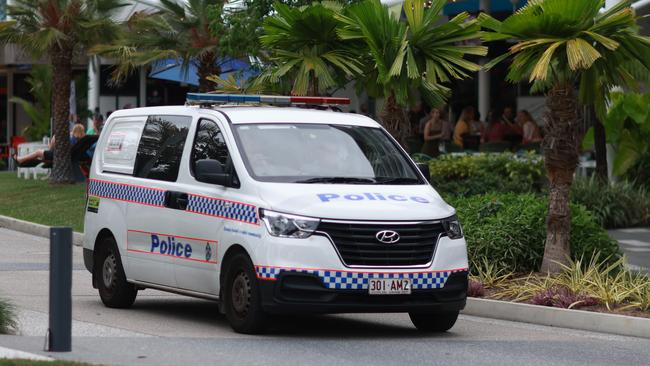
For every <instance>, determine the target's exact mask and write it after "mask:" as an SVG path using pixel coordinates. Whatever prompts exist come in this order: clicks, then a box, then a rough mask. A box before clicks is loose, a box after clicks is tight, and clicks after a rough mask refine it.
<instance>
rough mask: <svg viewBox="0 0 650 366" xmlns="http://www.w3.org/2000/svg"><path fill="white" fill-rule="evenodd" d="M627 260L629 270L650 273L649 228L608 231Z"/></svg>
mask: <svg viewBox="0 0 650 366" xmlns="http://www.w3.org/2000/svg"><path fill="white" fill-rule="evenodd" d="M608 232H609V236H611V237H612V238H614V239H616V240H617V241H618V244H619V246H620V247H621V250H622V251H623V253H625V255H626V256H627V258H628V261H629V265H630V268H632V269H635V270H639V271H644V272H650V228H629V229H618V230H609V231H608Z"/></svg>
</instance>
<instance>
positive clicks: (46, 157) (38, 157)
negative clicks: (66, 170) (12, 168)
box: [13, 123, 86, 167]
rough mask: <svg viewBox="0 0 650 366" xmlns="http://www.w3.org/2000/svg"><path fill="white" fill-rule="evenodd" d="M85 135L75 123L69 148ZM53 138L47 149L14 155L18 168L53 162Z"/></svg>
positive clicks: (81, 126) (82, 127)
mask: <svg viewBox="0 0 650 366" xmlns="http://www.w3.org/2000/svg"><path fill="white" fill-rule="evenodd" d="M85 135H86V132H85V129H84V126H83V125H82V124H80V123H77V124H76V125H74V127H73V128H72V133H71V134H70V146H74V145H75V144H76V143H77V141H79V140H80V139H82V138H83V137H84V136H85ZM55 141H56V139H55V137H54V136H52V140H50V144H49V145H48V148H47V149H44V150H43V149H42V150H36V151H34V152H31V153H29V154H27V155H24V156H17V155H16V154H14V156H13V159H14V160H15V161H16V163H17V165H18V166H19V167H22V166H26V165H31V164H30V163H32V162H34V161H39V162H43V161H53V160H54V146H55Z"/></svg>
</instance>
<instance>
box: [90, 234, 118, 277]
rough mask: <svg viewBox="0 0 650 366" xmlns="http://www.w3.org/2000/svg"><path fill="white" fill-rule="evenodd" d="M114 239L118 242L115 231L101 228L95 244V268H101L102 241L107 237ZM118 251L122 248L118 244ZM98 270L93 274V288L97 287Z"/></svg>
mask: <svg viewBox="0 0 650 366" xmlns="http://www.w3.org/2000/svg"><path fill="white" fill-rule="evenodd" d="M109 238H110V239H113V240H114V241H115V242H117V239H116V238H115V235H113V232H112V231H111V230H110V229H108V228H103V229H101V230H100V231H99V232H98V233H97V236H96V237H95V243H94V244H95V245H94V246H93V269H95V268H99V267H98V265H99V263H98V261H99V253H100V252H99V249H100V248H101V245H102V242H103V241H104V240H105V239H109ZM116 249H117V252H118V254H119V252H120V248H119V246H117V245H116ZM96 272H97V271H96V270H93V272H92V275H93V280H92V281H93V288H97V276H96Z"/></svg>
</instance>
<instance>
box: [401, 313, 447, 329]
mask: <svg viewBox="0 0 650 366" xmlns="http://www.w3.org/2000/svg"><path fill="white" fill-rule="evenodd" d="M458 313H459V312H458V311H452V312H446V313H413V312H411V313H409V317H410V318H411V322H413V325H415V327H416V328H418V330H419V331H421V332H446V331H448V330H449V329H451V328H452V327H453V326H454V324H456V320H457V319H458Z"/></svg>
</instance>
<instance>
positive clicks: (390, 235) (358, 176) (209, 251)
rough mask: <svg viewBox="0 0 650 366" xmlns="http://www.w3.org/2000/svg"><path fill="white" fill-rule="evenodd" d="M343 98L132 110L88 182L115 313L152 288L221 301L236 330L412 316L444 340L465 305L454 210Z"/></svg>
mask: <svg viewBox="0 0 650 366" xmlns="http://www.w3.org/2000/svg"><path fill="white" fill-rule="evenodd" d="M346 103H349V100H347V99H341V98H316V97H312V98H309V97H275V96H273V97H267V96H241V95H216V94H188V103H187V104H186V105H185V106H167V107H150V108H136V109H129V110H121V111H117V112H114V113H113V114H111V117H110V119H109V120H108V121H107V123H106V125H105V127H104V130H103V131H102V134H101V136H100V138H99V140H98V143H97V147H96V149H95V155H94V157H93V163H92V166H91V172H90V177H89V180H88V192H87V197H88V198H87V206H86V215H85V241H84V250H83V254H84V262H85V265H86V267H87V268H88V270H89V271H90V272H91V273H92V283H93V286H94V287H95V288H97V289H98V290H99V296H100V298H101V300H102V302H103V303H104V304H105V305H106V306H108V307H115V308H128V307H130V306H131V305H132V304H133V303H134V301H135V298H136V295H137V293H138V291H139V290H143V289H147V288H151V289H158V290H163V291H169V292H173V293H177V294H183V295H188V296H195V297H200V298H205V299H212V300H217V301H219V304H220V305H219V308H220V310H221V311H222V312H223V313H225V316H226V318H227V319H228V321H229V323H230V324H231V326H232V328H233V329H234V330H235V331H237V332H243V333H255V332H259V331H262V330H263V329H264V325H265V323H266V320H267V319H268V317H269V316H271V315H272V314H280V313H298V312H300V313H344V312H345V313H347V312H407V313H408V314H409V315H410V318H411V320H412V322H413V324H414V325H415V326H416V327H417V328H418V329H420V330H423V331H446V330H447V329H449V328H451V327H452V326H453V325H454V323H455V321H456V318H457V317H458V312H459V311H460V310H461V309H462V308H463V307H464V306H465V302H466V294H467V271H468V261H467V250H466V245H465V240H464V238H463V232H462V229H461V226H460V224H459V222H458V219H457V218H456V216H455V210H454V209H453V208H452V207H450V206H449V205H447V204H446V203H445V202H444V201H443V199H442V198H441V197H440V195H439V194H438V193H437V192H436V191H435V190H434V189H433V188H432V187H431V185H430V184H429V183H428V181H427V179H428V168H426V167H418V166H417V165H416V164H415V163H414V162H413V161H412V160H411V159H410V157H409V156H408V155H407V154H406V153H405V151H404V150H403V149H402V148H401V147H400V145H399V144H398V143H397V142H396V141H395V140H394V139H393V138H392V137H391V136H390V135H389V134H388V133H387V132H386V131H385V130H384V129H383V128H382V127H381V126H380V125H379V124H378V123H377V122H375V121H374V120H372V119H370V118H367V117H365V116H361V115H357V114H348V113H342V112H336V111H332V110H331V108H329V110H323V108H320V109H319V108H306V106H310V105H318V106H321V107H322V106H331V105H335V104H346Z"/></svg>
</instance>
